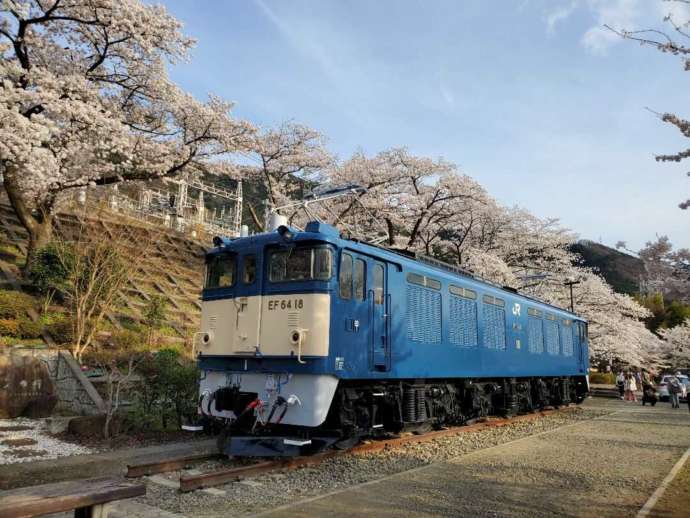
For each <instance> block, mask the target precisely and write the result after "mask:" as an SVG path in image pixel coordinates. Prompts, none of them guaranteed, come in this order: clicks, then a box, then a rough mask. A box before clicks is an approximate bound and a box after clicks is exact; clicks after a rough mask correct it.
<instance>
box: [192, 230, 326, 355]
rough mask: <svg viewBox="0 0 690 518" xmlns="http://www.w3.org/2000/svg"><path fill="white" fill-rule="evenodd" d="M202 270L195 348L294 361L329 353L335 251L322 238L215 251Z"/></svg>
mask: <svg viewBox="0 0 690 518" xmlns="http://www.w3.org/2000/svg"><path fill="white" fill-rule="evenodd" d="M249 239H251V238H249ZM238 245H239V243H238ZM206 269H207V270H206V271H207V273H206V284H205V289H204V300H203V304H202V316H201V329H202V332H201V333H200V334H201V338H200V340H199V342H200V344H199V349H198V351H199V353H201V354H203V355H205V356H253V357H262V358H266V357H291V358H296V359H297V361H298V362H299V363H302V362H304V361H305V360H304V358H305V357H312V358H313V357H326V356H328V345H329V342H328V333H329V317H330V282H331V278H332V277H333V249H332V247H331V246H329V245H328V244H327V243H319V242H310V243H304V244H302V243H292V244H290V245H288V246H286V245H284V244H268V245H266V246H265V247H264V248H263V249H261V250H252V249H250V250H249V251H244V250H243V249H242V247H240V246H238V247H237V248H236V249H235V250H232V249H230V250H220V251H217V252H216V251H214V252H213V253H211V254H209V256H208V257H207V267H206Z"/></svg>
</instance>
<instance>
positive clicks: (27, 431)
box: [0, 418, 92, 464]
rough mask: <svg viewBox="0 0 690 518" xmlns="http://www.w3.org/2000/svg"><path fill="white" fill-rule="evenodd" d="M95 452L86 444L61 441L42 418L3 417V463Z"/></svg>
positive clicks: (0, 432) (0, 435)
mask: <svg viewBox="0 0 690 518" xmlns="http://www.w3.org/2000/svg"><path fill="white" fill-rule="evenodd" d="M86 453H92V450H91V449H89V448H86V447H84V446H79V445H77V444H72V443H69V442H65V441H61V440H59V439H57V438H56V437H53V436H52V435H51V434H50V433H49V432H48V426H47V424H46V422H45V421H44V420H40V419H24V418H17V419H0V464H16V463H19V462H33V461H36V460H48V459H57V458H58V457H67V456H70V455H82V454H86Z"/></svg>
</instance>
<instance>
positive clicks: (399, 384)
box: [197, 222, 588, 456]
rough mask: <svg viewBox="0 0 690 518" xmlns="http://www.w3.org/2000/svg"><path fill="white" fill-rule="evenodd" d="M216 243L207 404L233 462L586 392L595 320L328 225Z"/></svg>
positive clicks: (209, 300) (208, 312) (205, 336)
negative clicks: (590, 335) (590, 327)
mask: <svg viewBox="0 0 690 518" xmlns="http://www.w3.org/2000/svg"><path fill="white" fill-rule="evenodd" d="M214 244H215V245H216V246H215V248H213V249H212V250H210V251H209V253H208V254H207V272H206V283H205V286H204V290H203V296H202V299H203V302H202V329H201V332H200V333H199V334H198V335H199V339H198V340H197V350H198V361H199V365H200V368H201V371H202V376H201V381H200V400H199V401H200V403H199V409H200V412H201V413H202V414H203V415H204V416H206V417H207V418H209V419H211V420H213V421H214V422H215V423H217V424H219V425H220V428H221V432H220V434H219V446H220V448H221V449H222V451H224V452H226V453H228V454H233V455H256V456H260V455H271V456H274V455H296V454H304V453H309V452H313V451H318V450H319V449H322V448H324V447H326V446H328V445H331V444H335V445H336V446H345V445H348V444H352V443H354V442H356V441H357V440H359V439H360V438H361V437H363V436H372V435H377V434H381V433H391V432H393V433H395V432H400V431H401V430H403V429H410V428H424V427H430V426H442V425H447V424H457V423H463V422H467V421H469V420H471V419H474V418H477V417H479V416H483V415H487V414H508V415H510V414H515V413H519V412H528V411H531V410H533V409H537V408H541V407H544V406H547V405H561V404H566V403H569V402H578V403H579V402H581V401H582V400H583V399H584V397H585V396H586V394H587V390H588V381H587V372H588V350H587V324H586V322H585V321H584V320H583V319H582V318H580V317H578V316H577V315H575V314H573V313H571V312H569V311H566V310H563V309H560V308H557V307H554V306H551V305H549V304H546V303H543V302H540V301H538V300H535V299H533V298H529V297H527V296H524V295H521V294H519V293H517V291H516V290H513V289H509V288H501V287H499V286H496V285H493V284H491V283H488V282H486V281H483V280H480V279H477V278H475V277H474V276H472V275H471V274H468V273H467V272H464V271H462V270H460V269H458V268H455V267H453V266H451V265H448V264H445V263H442V262H439V261H436V260H433V259H430V258H427V257H418V256H413V255H407V254H405V253H402V252H396V251H394V250H390V249H385V248H380V247H377V246H374V245H370V244H367V243H364V242H360V241H357V240H352V239H345V238H343V237H341V235H340V233H339V232H338V230H337V229H335V228H334V227H332V226H329V225H326V224H323V223H320V222H312V223H309V224H308V225H307V227H306V228H305V230H304V231H303V232H301V231H300V232H298V231H295V230H292V229H290V228H288V227H285V226H282V227H280V228H279V229H278V230H277V231H273V232H268V233H263V234H259V235H255V236H251V237H244V238H239V239H235V240H225V239H220V238H215V239H214Z"/></svg>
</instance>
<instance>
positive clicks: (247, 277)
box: [242, 254, 256, 284]
mask: <svg viewBox="0 0 690 518" xmlns="http://www.w3.org/2000/svg"><path fill="white" fill-rule="evenodd" d="M243 270H244V271H243V273H242V282H243V283H244V284H252V283H253V282H254V280H255V279H256V256H255V255H253V254H252V255H245V256H244V265H243Z"/></svg>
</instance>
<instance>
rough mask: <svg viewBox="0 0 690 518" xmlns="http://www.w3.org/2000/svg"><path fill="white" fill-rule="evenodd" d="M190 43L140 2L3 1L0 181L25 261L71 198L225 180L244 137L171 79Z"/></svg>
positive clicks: (240, 125)
mask: <svg viewBox="0 0 690 518" xmlns="http://www.w3.org/2000/svg"><path fill="white" fill-rule="evenodd" d="M192 45H193V40H191V39H190V38H187V37H186V36H184V35H183V34H182V32H181V24H180V23H179V22H178V21H177V20H176V19H175V18H173V17H172V16H170V15H169V14H168V13H167V12H166V11H165V9H164V8H163V7H160V6H152V5H148V4H144V3H143V2H140V1H139V0H119V1H118V2H113V1H112V0H82V1H79V2H75V1H73V0H2V2H1V3H0V81H1V82H0V85H1V89H0V92H1V95H0V172H2V174H3V178H4V186H5V190H6V192H7V194H8V197H9V199H10V202H11V204H12V206H13V208H14V210H15V212H16V214H17V216H18V218H19V220H20V221H21V223H22V224H23V225H24V227H26V230H27V231H28V233H29V257H28V261H27V262H30V261H31V259H32V257H33V254H34V253H35V251H36V250H37V249H38V248H39V247H41V246H42V245H44V244H45V243H46V242H47V241H48V240H49V239H50V237H51V233H52V222H53V217H54V215H55V212H56V210H57V207H58V203H59V201H60V199H61V195H62V194H63V193H65V191H68V190H70V189H75V188H82V187H86V186H96V185H108V184H113V183H118V182H124V181H131V180H148V179H151V178H160V177H166V176H174V175H179V174H183V173H185V174H198V173H214V174H232V173H234V172H236V169H235V168H234V166H233V165H232V163H231V162H230V161H229V158H230V155H231V154H232V153H234V152H237V151H243V150H247V149H249V148H250V146H251V140H252V137H253V127H252V126H251V125H250V124H248V123H246V122H243V121H238V120H235V119H233V118H232V117H231V115H230V110H231V108H232V104H231V103H228V102H226V101H223V100H222V99H220V98H218V97H213V96H211V97H210V98H209V100H208V101H207V102H203V103H202V102H199V101H197V100H196V99H195V98H193V97H192V96H191V95H189V94H187V93H185V92H183V91H181V90H180V89H179V88H178V87H177V86H176V85H174V84H173V83H172V82H171V81H170V80H169V78H168V76H167V73H166V66H167V64H169V63H175V62H176V61H178V60H181V59H185V58H186V57H187V55H188V51H189V49H190V48H191V47H192Z"/></svg>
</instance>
